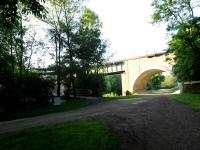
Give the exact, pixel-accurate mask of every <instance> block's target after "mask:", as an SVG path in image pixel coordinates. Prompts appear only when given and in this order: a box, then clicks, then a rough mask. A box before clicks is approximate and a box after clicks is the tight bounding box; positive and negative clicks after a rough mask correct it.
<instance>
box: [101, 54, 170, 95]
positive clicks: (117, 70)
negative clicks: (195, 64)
mask: <svg viewBox="0 0 200 150" xmlns="http://www.w3.org/2000/svg"><path fill="white" fill-rule="evenodd" d="M165 57H166V56H165V53H158V54H152V55H147V56H141V57H136V58H131V59H126V60H121V61H115V62H108V63H107V65H106V67H105V69H104V70H103V72H104V73H105V74H108V75H112V74H121V78H122V94H123V95H125V94H126V91H129V92H131V93H135V92H140V91H144V90H145V89H146V86H147V82H148V80H149V79H150V78H151V76H152V75H154V74H157V73H161V72H171V69H172V66H171V65H170V64H169V63H168V62H166V58H165Z"/></svg>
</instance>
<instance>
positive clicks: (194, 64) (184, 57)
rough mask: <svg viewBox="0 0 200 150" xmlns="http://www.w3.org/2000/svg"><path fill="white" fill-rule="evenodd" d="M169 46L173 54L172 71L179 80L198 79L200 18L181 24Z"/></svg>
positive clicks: (199, 65) (199, 72) (199, 77)
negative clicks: (173, 63)
mask: <svg viewBox="0 0 200 150" xmlns="http://www.w3.org/2000/svg"><path fill="white" fill-rule="evenodd" d="M169 48H170V52H173V53H174V54H175V65H174V67H173V71H174V73H175V75H176V76H177V78H178V79H179V81H191V80H200V76H199V74H200V61H199V60H200V18H195V19H193V20H191V21H189V22H188V23H185V24H182V25H181V26H180V27H179V30H178V32H177V33H176V35H174V36H173V37H172V40H171V41H170V45H169Z"/></svg>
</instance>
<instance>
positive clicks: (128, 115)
mask: <svg viewBox="0 0 200 150" xmlns="http://www.w3.org/2000/svg"><path fill="white" fill-rule="evenodd" d="M80 119H96V120H100V121H104V122H106V123H108V124H110V125H111V127H112V130H113V133H114V134H115V135H117V136H118V137H119V138H120V140H121V149H122V150H199V149H200V112H195V111H193V110H191V109H190V108H189V107H187V106H185V105H184V104H181V103H178V102H175V101H174V100H172V99H171V98H170V97H168V96H145V97H143V98H139V99H138V100H136V101H135V100H134V101H132V100H118V101H109V102H101V103H96V104H93V105H90V106H88V107H85V108H81V109H79V110H76V111H71V112H62V113H54V114H48V115H43V116H38V117H33V118H25V119H19V120H14V121H6V122H0V134H2V133H7V132H16V131H20V130H23V129H26V128H31V127H36V126H41V125H53V124H56V123H59V122H65V121H71V120H80Z"/></svg>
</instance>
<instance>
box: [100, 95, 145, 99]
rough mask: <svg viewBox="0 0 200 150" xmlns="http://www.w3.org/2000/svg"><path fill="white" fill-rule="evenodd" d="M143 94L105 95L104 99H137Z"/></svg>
mask: <svg viewBox="0 0 200 150" xmlns="http://www.w3.org/2000/svg"><path fill="white" fill-rule="evenodd" d="M139 97H141V95H129V96H114V97H103V98H102V99H104V100H118V99H135V98H139Z"/></svg>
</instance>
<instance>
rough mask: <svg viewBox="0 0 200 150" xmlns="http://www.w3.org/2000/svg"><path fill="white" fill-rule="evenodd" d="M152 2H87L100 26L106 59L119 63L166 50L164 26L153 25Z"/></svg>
mask: <svg viewBox="0 0 200 150" xmlns="http://www.w3.org/2000/svg"><path fill="white" fill-rule="evenodd" d="M151 2H152V0H89V2H88V5H87V6H88V7H89V8H91V9H92V10H93V11H94V12H95V13H96V14H97V15H98V16H99V18H100V20H101V22H102V23H103V27H102V33H103V38H104V39H106V40H108V43H109V47H108V48H107V50H108V56H111V55H112V54H114V56H113V57H112V58H111V60H122V59H127V58H133V57H137V56H144V55H146V54H153V53H158V52H162V51H163V50H164V49H166V48H167V41H168V39H167V34H166V26H165V25H164V24H160V25H152V23H151V22H152V20H151V15H152V14H153V7H152V6H151Z"/></svg>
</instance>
